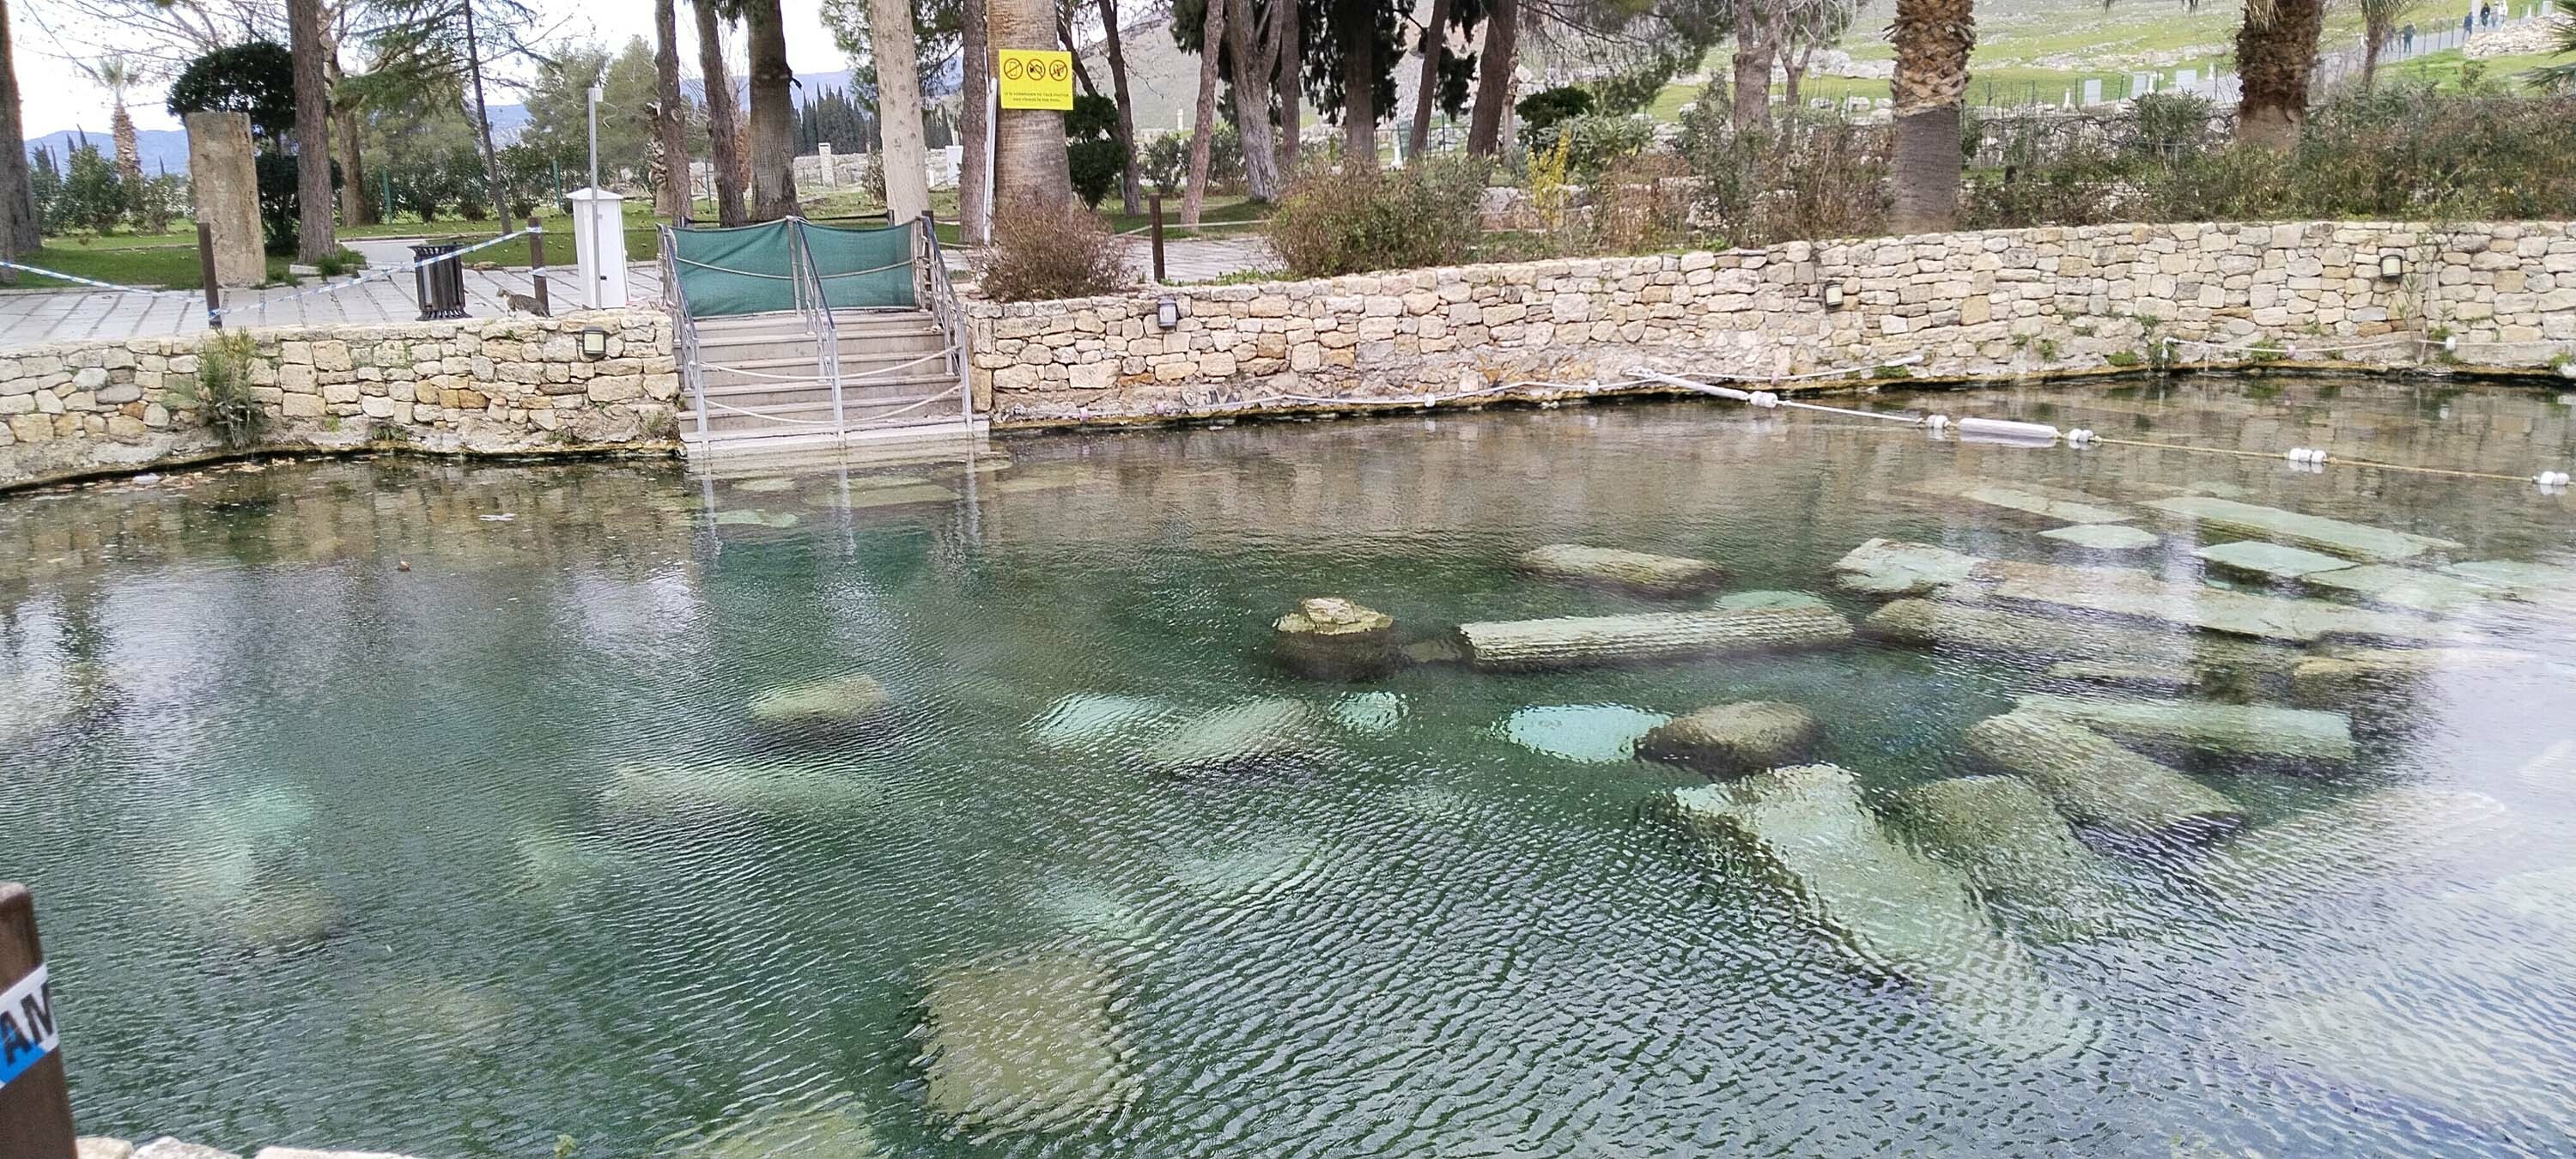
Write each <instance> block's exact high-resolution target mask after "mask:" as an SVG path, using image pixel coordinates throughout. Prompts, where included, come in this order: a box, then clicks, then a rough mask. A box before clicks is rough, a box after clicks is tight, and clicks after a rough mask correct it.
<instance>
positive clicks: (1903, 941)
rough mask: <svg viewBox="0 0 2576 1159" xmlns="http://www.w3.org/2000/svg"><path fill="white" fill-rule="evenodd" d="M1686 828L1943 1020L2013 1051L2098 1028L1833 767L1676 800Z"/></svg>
mask: <svg viewBox="0 0 2576 1159" xmlns="http://www.w3.org/2000/svg"><path fill="white" fill-rule="evenodd" d="M1666 804H1667V806H1668V808H1669V809H1670V810H1671V812H1672V814H1673V815H1674V817H1675V818H1676V819H1677V820H1678V821H1679V822H1680V824H1681V825H1682V826H1683V828H1684V829H1685V830H1687V831H1688V832H1690V833H1691V834H1693V835H1694V836H1696V837H1698V838H1700V839H1701V840H1703V841H1706V842H1708V843H1709V844H1710V845H1711V846H1712V847H1713V848H1715V849H1717V850H1719V851H1720V852H1721V854H1722V855H1724V856H1728V857H1740V858H1744V859H1747V860H1749V861H1751V862H1752V863H1753V864H1754V865H1755V866H1756V867H1757V868H1758V869H1759V870H1760V871H1761V872H1762V873H1763V874H1764V875H1765V876H1767V877H1769V878H1771V879H1773V880H1775V881H1776V882H1778V883H1779V884H1780V885H1782V886H1784V887H1786V888H1787V889H1788V890H1789V891H1790V892H1791V894H1792V895H1794V896H1795V897H1796V898H1797V900H1798V903H1799V906H1800V908H1801V909H1802V910H1803V911H1804V912H1805V913H1806V915H1807V917H1808V918H1809V919H1810V920H1811V921H1813V922H1815V923H1816V924H1817V925H1818V926H1820V927H1822V928H1823V929H1824V930H1825V931H1826V932H1827V933H1829V934H1830V935H1832V936H1833V938H1834V939H1835V940H1836V941H1837V942H1838V943H1840V944H1841V946H1842V947H1843V948H1844V949H1845V950H1846V951H1848V952H1849V953H1850V954H1852V956H1853V957H1854V958H1855V959H1857V960H1858V962H1859V963H1860V964H1861V965H1862V966H1864V967H1865V968H1867V969H1868V970H1870V971H1872V972H1876V973H1880V974H1884V975H1887V976H1891V977H1895V978H1899V979H1902V980H1904V981H1905V982H1907V983H1909V984H1911V985H1913V986H1914V987H1916V988H1917V989H1919V990H1920V991H1921V992H1922V993H1923V994H1924V995H1925V996H1926V997H1927V998H1929V999H1930V1000H1931V1002H1932V1004H1933V1005H1934V1006H1935V1007H1936V1008H1938V1009H1939V1010H1940V1011H1941V1012H1942V1014H1943V1016H1944V1018H1945V1020H1947V1021H1950V1022H1952V1023H1953V1024H1954V1025H1957V1026H1958V1027H1959V1028H1960V1029H1962V1030H1964V1031H1966V1032H1968V1033H1969V1034H1971V1035H1973V1036H1975V1037H1977V1038H1978V1039H1980V1040H1982V1041H1984V1042H1986V1043H1988V1044H1989V1045H1992V1046H1995V1047H1998V1048H2000V1049H2002V1050H2004V1051H2005V1052H2007V1053H2010V1054H2013V1055H2016V1056H2036V1055H2042V1054H2048V1053H2052V1052H2055V1051H2059V1050H2063V1049H2068V1048H2070V1047H2072V1046H2074V1045H2076V1044H2077V1043H2080V1042H2081V1041H2082V1040H2083V1039H2084V1038H2085V1037H2087V1036H2088V1035H2089V1033H2090V1028H2089V1027H2088V1026H2087V1025H2086V1024H2085V1023H2084V1021H2083V1020H2082V1019H2081V1018H2080V1017H2078V1016H2077V1015H2076V1014H2075V1013H2074V1012H2073V1011H2072V1009H2071V1008H2070V1006H2069V1004H2068V1003H2067V1002H2066V1001H2065V1000H2064V999H2063V997H2062V996H2060V995H2058V994H2057V993H2055V992H2054V991H2053V990H2052V989H2051V988H2050V987H2049V986H2048V984H2047V983H2046V981H2045V980H2044V979H2042V978H2041V977H2040V976H2039V975H2038V973H2037V971H2035V970H2034V969H2033V968H2032V967H2031V964H2030V961H2029V958H2028V956H2027V955H2026V954H2025V953H2024V951H2023V950H2022V948H2021V947H2020V946H2019V945H2018V944H2016V943H2014V942H2012V941H2011V940H2009V939H2007V938H2004V937H2002V936H2001V935H1999V934H1998V933H1996V931H1995V929H1994V926H1993V925H1992V924H1991V923H1990V922H1989V921H1988V920H1987V918H1986V914H1985V911H1984V910H1983V909H1982V908H1980V907H1979V906H1978V904H1977V901H1976V898H1975V895H1974V891H1973V889H1972V888H1971V887H1970V885H1969V883H1968V881H1967V878H1966V876H1965V875H1964V874H1963V873H1962V872H1961V871H1960V870H1959V869H1957V868H1955V867H1952V866H1950V865H1947V864H1944V863H1942V862H1939V861H1936V860H1933V859H1932V858H1930V857H1927V856H1925V855H1923V854H1921V853H1917V852H1915V850H1914V849H1913V848H1912V847H1910V846H1908V845H1907V844H1906V843H1905V842H1903V841H1900V840H1897V839H1896V838H1894V837H1893V836H1891V835H1890V834H1889V833H1888V832H1887V831H1886V830H1885V829H1884V828H1883V827H1882V826H1880V824H1879V823H1878V819H1877V817H1876V816H1875V815H1873V814H1872V813H1871V812H1870V810H1869V808H1868V806H1866V805H1865V804H1864V803H1863V802H1862V801H1861V796H1860V785H1859V782H1858V781H1857V780H1856V779H1855V778H1854V777H1853V776H1852V775H1851V773H1849V772H1847V771H1845V770H1843V769H1840V768H1837V767H1835V766H1833V765H1802V766H1798V767H1796V768H1787V769H1775V770H1772V771H1770V772H1765V773H1758V774H1755V775H1753V776H1750V777H1746V778H1744V779H1742V780H1738V781H1727V782H1716V783H1710V784H1705V785H1692V786H1688V787H1685V788H1681V789H1676V790H1674V791H1673V792H1672V793H1671V794H1670V795H1669V797H1668V798H1667V799H1666Z"/></svg>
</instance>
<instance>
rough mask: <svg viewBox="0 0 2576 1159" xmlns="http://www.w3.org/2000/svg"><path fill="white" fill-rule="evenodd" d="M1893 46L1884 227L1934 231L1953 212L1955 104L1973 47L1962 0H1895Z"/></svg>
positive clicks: (1963, 90) (1957, 155) (1958, 157)
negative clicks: (1892, 132)
mask: <svg viewBox="0 0 2576 1159" xmlns="http://www.w3.org/2000/svg"><path fill="white" fill-rule="evenodd" d="M1887 31H1888V39H1889V40H1892V41H1894V42H1895V45H1896V74H1895V76H1894V77H1893V78H1892V79H1891V81H1890V87H1891V88H1892V89H1893V90H1894V93H1895V102H1894V103H1895V109H1894V112H1895V116H1896V150H1895V156H1894V157H1893V158H1892V159H1891V162H1890V164H1889V167H1888V181H1889V184H1890V188H1889V190H1888V202H1889V205H1888V227H1889V228H1890V229H1891V230H1893V231H1894V232H1896V233H1900V234H1906V233H1938V232H1943V231H1946V230H1948V229H1950V228H1951V226H1952V223H1953V222H1955V221H1956V220H1957V218H1958V213H1959V175H1960V171H1961V169H1962V168H1963V167H1964V162H1965V158H1964V157H1963V155H1962V146H1961V144H1960V140H1959V104H1960V100H1961V98H1963V97H1964V96H1966V94H1967V91H1968V54H1969V52H1970V51H1971V50H1973V49H1974V48H1975V47H1976V43H1977V26H1976V15H1975V12H1974V11H1973V10H1972V9H1971V7H1970V4H1969V0H1897V5H1896V19H1895V21H1894V22H1893V23H1891V24H1890V25H1888V30H1887Z"/></svg>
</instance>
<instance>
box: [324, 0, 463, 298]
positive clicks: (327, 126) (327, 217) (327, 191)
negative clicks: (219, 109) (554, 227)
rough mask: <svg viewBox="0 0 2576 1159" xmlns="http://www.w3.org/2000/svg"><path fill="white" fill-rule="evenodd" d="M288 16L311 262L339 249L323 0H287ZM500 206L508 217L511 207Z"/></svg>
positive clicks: (329, 84) (329, 83)
mask: <svg viewBox="0 0 2576 1159" xmlns="http://www.w3.org/2000/svg"><path fill="white" fill-rule="evenodd" d="M286 22H287V29H288V33H287V35H288V37H289V39H291V40H293V41H294V50H295V192H296V199H297V201H298V202H299V207H298V212H299V214H300V218H299V221H298V228H297V237H296V243H295V252H296V256H298V257H301V258H303V259H304V260H305V261H308V262H310V261H316V260H319V259H322V258H326V257H329V256H331V255H332V254H335V253H338V252H339V251H340V239H339V238H338V237H336V236H334V234H333V233H332V221H333V216H332V215H333V211H334V209H335V208H336V207H335V206H333V205H332V204H331V82H330V78H329V77H327V76H326V75H324V64H323V55H324V54H325V53H326V52H327V51H328V50H327V49H325V48H324V47H323V44H322V0H286ZM498 208H499V210H500V214H501V217H502V219H503V220H504V221H507V220H508V218H509V213H510V211H509V208H508V207H507V206H502V207H498ZM505 228H506V227H505Z"/></svg>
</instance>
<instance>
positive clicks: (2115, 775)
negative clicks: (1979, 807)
mask: <svg viewBox="0 0 2576 1159" xmlns="http://www.w3.org/2000/svg"><path fill="white" fill-rule="evenodd" d="M1967 739H1968V748H1969V750H1970V751H1972V752H1974V753H1976V755H1977V756H1978V758H1979V759H1981V760H1984V761H1985V762H1986V763H1988V764H1991V765H1993V766H1995V767H1996V768H1999V769H2003V770H2005V771H2007V772H2012V773H2018V774H2020V775H2022V776H2024V777H2028V778H2030V782H2031V784H2032V785H2033V786H2035V787H2037V788H2038V789H2039V791H2040V792H2041V793H2042V794H2044V795H2046V796H2047V797H2048V799H2049V800H2050V801H2051V802H2053V803H2055V804H2056V806H2057V808H2058V811H2059V812H2062V813H2064V814H2066V816H2067V817H2068V818H2070V819H2072V820H2073V821H2074V822H2075V823H2076V824H2078V825H2082V826H2085V827H2086V828H2089V829H2096V830H2100V831H2103V832H2106V833H2109V834H2112V835H2114V836H2117V837H2121V838H2127V839H2131V840H2143V841H2147V842H2150V843H2158V844H2161V843H2167V842H2173V841H2205V840H2208V839H2211V838H2214V837H2217V836H2220V835H2222V834H2224V833H2227V832H2228V831H2230V830H2233V829H2236V828H2238V827H2240V826H2242V825H2244V824H2245V814H2244V812H2243V811H2242V810H2240V809H2238V808H2237V807H2236V803H2235V802H2234V801H2231V800H2229V799H2228V798H2227V796H2226V794H2224V793H2221V792H2219V791H2218V790H2216V789H2212V788H2210V787H2208V786H2206V785H2203V784H2201V783H2200V782H2198V781H2195V780H2192V779H2191V778H2190V777H2187V776H2184V775H2183V774H2181V773H2179V772H2176V771H2174V770H2173V769H2170V768H2167V767H2165V766H2163V765H2160V764H2157V763H2156V762H2154V761H2151V760H2148V759H2147V758H2145V757H2142V756H2139V755H2138V754H2136V753H2133V752H2130V751H2129V750H2127V749H2124V748H2121V747H2120V746H2119V745H2118V744H2116V743H2114V742H2113V741H2112V740H2111V738H2109V737H2106V736H2103V735H2102V734H2100V733H2098V732H2095V731H2093V730H2092V729H2089V728H2086V727H2084V726H2083V725H2080V724H2077V723H2075V722H2073V721H2070V720H2066V719H2064V718H2062V717H2055V716H2043V715H2039V714H2036V713H2026V712H2013V713H2006V714H2004V715H2002V716H1991V717H1987V718H1986V719H1984V720H1981V721H1978V722H1977V723H1976V724H1974V725H1971V726H1969V728H1968V736H1967Z"/></svg>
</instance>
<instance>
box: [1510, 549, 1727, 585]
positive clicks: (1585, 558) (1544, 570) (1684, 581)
mask: <svg viewBox="0 0 2576 1159" xmlns="http://www.w3.org/2000/svg"><path fill="white" fill-rule="evenodd" d="M1512 567H1513V568H1514V570H1517V571H1520V572H1523V573H1526V574H1529V575H1534V576H1540V577H1543V578H1547V579H1556V580H1566V581H1569V582H1574V583H1584V584H1594V585H1598V586H1601V587H1611V588H1618V589H1621V590H1623V591H1631V592H1636V593H1638V594H1639V595H1648V596H1667V597H1670V596H1689V595H1697V594H1699V593H1701V592H1705V591H1709V590H1711V589H1714V588H1715V587H1717V586H1718V585H1719V584H1720V583H1723V582H1725V579H1726V570H1725V569H1724V568H1721V567H1719V566H1718V565H1717V564H1715V563H1712V562H1710V561H1708V560H1705V559H1689V558H1685V557H1681V556H1671V555H1651V554H1648V553H1646V552H1642V551H1622V550H1619V549H1617V548H1611V547H1589V546H1586V545H1583V544H1579V543H1551V544H1548V545H1546V546H1545V547H1535V548H1531V549H1530V550H1528V551H1525V552H1522V553H1521V554H1520V555H1519V556H1518V557H1517V558H1515V559H1513V560H1512Z"/></svg>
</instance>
